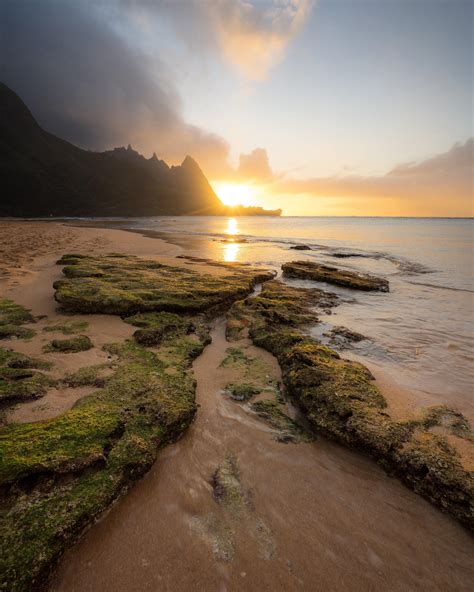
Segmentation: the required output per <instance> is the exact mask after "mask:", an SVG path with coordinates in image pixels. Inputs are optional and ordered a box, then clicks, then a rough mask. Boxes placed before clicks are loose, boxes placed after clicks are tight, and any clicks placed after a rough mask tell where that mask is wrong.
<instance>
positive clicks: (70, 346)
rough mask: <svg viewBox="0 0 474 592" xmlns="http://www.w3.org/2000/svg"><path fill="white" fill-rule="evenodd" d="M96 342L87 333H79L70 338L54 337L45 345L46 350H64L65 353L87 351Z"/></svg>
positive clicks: (44, 349)
mask: <svg viewBox="0 0 474 592" xmlns="http://www.w3.org/2000/svg"><path fill="white" fill-rule="evenodd" d="M93 347H94V344H93V343H92V341H91V340H90V338H89V337H87V335H78V336H77V337H71V338H70V339H53V340H52V341H51V342H50V343H48V345H45V346H44V347H43V351H44V352H62V353H65V354H69V353H75V352H81V351H87V350H89V349H92V348H93Z"/></svg>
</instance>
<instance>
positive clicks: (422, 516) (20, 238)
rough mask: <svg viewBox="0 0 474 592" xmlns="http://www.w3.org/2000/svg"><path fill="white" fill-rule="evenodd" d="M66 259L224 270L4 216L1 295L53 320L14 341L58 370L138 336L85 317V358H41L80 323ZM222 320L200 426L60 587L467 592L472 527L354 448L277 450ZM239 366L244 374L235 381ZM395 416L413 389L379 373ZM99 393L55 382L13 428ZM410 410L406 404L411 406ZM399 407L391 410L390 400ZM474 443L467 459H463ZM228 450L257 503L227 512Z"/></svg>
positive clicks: (201, 373)
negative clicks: (62, 308) (239, 384)
mask: <svg viewBox="0 0 474 592" xmlns="http://www.w3.org/2000/svg"><path fill="white" fill-rule="evenodd" d="M66 252H79V253H87V254H105V253H111V252H114V253H127V254H133V255H139V256H141V257H146V258H151V259H156V260H159V261H160V262H164V263H170V264H173V265H181V266H184V265H188V266H191V267H192V268H193V269H196V270H201V271H203V272H206V273H212V274H223V273H226V270H225V269H223V268H221V267H218V266H214V265H208V264H206V262H202V261H196V260H187V259H176V257H177V256H179V255H183V254H185V251H184V250H183V248H182V247H180V246H177V245H170V244H168V243H166V242H165V241H163V240H160V239H157V238H149V237H145V236H142V235H140V234H138V233H132V232H126V231H121V230H115V229H101V228H90V227H80V228H79V227H73V226H70V225H66V224H63V223H61V222H22V221H2V222H0V269H1V272H0V273H1V276H0V293H1V294H2V296H6V297H8V298H11V299H13V300H15V301H16V302H18V303H19V304H22V305H24V306H26V307H28V308H30V309H31V310H32V312H33V314H34V315H37V316H40V317H42V318H41V319H40V320H39V321H38V322H37V323H36V324H35V325H34V327H35V330H36V331H37V335H36V336H35V337H33V338H32V339H31V340H29V341H23V340H5V341H3V342H2V346H4V347H12V348H14V349H15V350H17V351H20V352H22V353H25V354H28V355H33V356H39V357H42V358H43V359H48V360H51V361H53V362H54V364H55V368H56V370H53V371H52V376H54V377H59V375H60V374H61V373H62V374H64V372H72V371H75V370H77V369H78V368H80V367H83V366H88V365H91V364H98V363H107V362H108V361H109V359H108V356H107V354H106V353H105V352H103V351H102V350H101V346H102V345H103V344H105V343H109V342H113V341H121V340H124V339H126V338H128V337H130V336H131V335H132V333H133V331H134V328H133V327H132V326H130V325H127V324H126V323H124V322H123V321H122V320H121V319H120V318H119V317H113V316H107V315H93V316H92V315H74V320H83V321H85V322H88V323H89V327H88V328H87V330H86V331H85V333H86V334H87V335H88V336H89V337H90V338H91V340H92V341H93V343H94V348H93V349H91V350H89V351H86V352H80V353H75V354H61V353H49V354H44V353H42V347H43V346H44V345H45V344H46V343H47V342H48V341H49V340H51V339H53V338H55V337H60V334H59V333H58V334H56V333H55V332H49V331H44V329H45V328H47V327H48V326H50V325H53V324H57V323H64V322H65V321H67V320H70V317H68V315H65V314H63V313H61V312H58V311H57V310H56V306H55V301H54V299H53V292H54V291H53V288H52V284H53V282H54V281H55V280H56V279H59V278H60V277H61V268H60V267H59V266H57V265H55V262H56V260H57V259H58V258H59V257H60V256H61V255H63V254H64V253H66ZM240 345H241V346H242V347H245V348H249V349H248V351H249V352H250V353H251V354H252V355H253V356H254V357H256V358H257V359H259V360H261V361H262V364H264V365H265V364H266V366H265V367H266V368H267V370H266V371H265V372H268V376H270V377H272V378H273V379H274V380H278V378H279V368H278V365H277V364H276V362H275V360H274V358H273V357H272V356H270V355H269V354H267V353H266V352H263V351H262V350H258V348H255V347H254V346H252V345H250V343H248V342H245V341H244V342H242V343H241V344H240ZM228 346H229V344H228V343H227V342H226V341H225V338H224V332H223V325H222V323H221V324H219V322H218V323H217V324H216V325H215V327H214V329H213V343H212V345H211V346H209V347H208V348H207V349H206V351H205V352H204V354H203V355H202V356H201V357H200V358H198V359H197V360H196V362H195V363H194V374H195V378H196V379H197V402H198V404H199V405H200V406H201V408H200V410H199V411H198V415H197V419H196V421H195V423H194V424H193V425H192V426H191V428H190V429H189V430H188V432H187V433H186V434H185V436H184V438H183V439H182V440H181V441H179V442H178V443H176V444H173V445H171V446H169V447H167V448H166V449H165V450H164V451H163V452H162V453H161V454H160V456H159V458H158V461H157V462H156V463H155V465H154V467H153V468H152V470H151V471H150V473H149V474H148V475H147V476H146V477H145V478H144V479H142V480H141V481H140V482H139V483H137V484H136V486H135V487H134V488H133V489H132V491H131V492H130V493H129V494H128V495H127V496H125V497H124V498H123V499H122V500H120V501H119V502H118V503H117V504H115V505H114V507H113V508H112V509H111V511H110V512H108V513H107V514H106V516H104V518H103V519H102V520H101V521H100V523H99V524H97V525H96V526H94V527H93V528H92V529H91V530H90V531H89V532H88V533H87V534H86V536H85V537H84V538H83V539H82V541H80V542H79V543H78V544H77V545H76V546H75V547H73V548H72V549H71V550H70V551H68V552H67V553H66V554H65V556H64V558H63V560H62V562H61V564H60V566H59V569H58V571H57V575H56V577H55V578H54V579H53V582H52V584H51V590H54V591H64V592H66V591H67V592H89V591H90V592H92V591H94V592H95V591H96V590H102V591H103V592H107V591H109V590H110V591H114V592H122V591H123V592H125V591H127V592H145V591H148V590H150V591H152V590H153V591H155V590H169V591H172V592H178V591H179V592H183V591H184V592H186V591H187V590H189V591H191V590H193V591H194V590H203V591H204V590H205V591H206V592H207V591H216V592H217V591H221V590H222V591H223V590H226V591H229V592H230V591H234V590H235V591H237V590H259V591H260V590H262V591H263V590H288V591H289V590H304V591H308V592H309V591H313V590H325V591H326V590H327V591H333V590H334V591H336V590H351V591H352V590H354V591H355V590H357V591H358V590H361V591H362V590H380V589H384V590H391V591H398V590H400V591H403V592H405V591H406V590H420V591H422V590H439V591H451V590H452V591H453V592H454V591H461V590H466V591H467V590H470V589H471V584H472V581H473V578H474V570H473V567H472V562H471V558H472V553H473V551H474V546H473V542H472V539H471V538H470V537H469V535H468V534H467V532H466V531H465V530H464V529H463V528H462V527H461V526H459V525H458V524H457V523H455V522H454V521H453V520H452V519H451V518H449V517H447V516H445V515H443V514H442V513H441V512H439V510H437V509H436V508H434V507H432V506H431V505H430V504H428V503H427V502H426V501H425V500H423V499H422V498H420V497H418V496H417V495H416V494H414V493H413V492H411V491H409V490H407V489H405V488H404V487H403V486H402V485H401V484H400V483H399V482H397V481H396V480H394V479H391V478H389V477H388V476H387V475H386V474H385V473H384V472H383V471H382V470H381V469H380V468H379V467H377V465H376V464H375V463H374V462H372V461H371V460H369V459H366V458H364V457H362V456H361V455H359V454H356V453H353V452H351V451H348V450H346V449H344V448H342V447H340V446H338V445H336V444H333V443H330V442H327V441H326V440H325V439H323V438H318V439H317V441H316V442H315V443H307V444H298V445H293V444H286V445H285V444H282V443H280V442H277V441H276V440H275V439H274V438H273V436H272V433H271V430H270V429H269V428H268V426H267V425H266V424H264V423H262V422H260V421H259V420H257V419H256V418H255V417H254V416H252V415H251V414H249V413H248V411H247V410H246V409H245V406H242V405H239V404H236V403H235V402H233V401H230V400H228V399H227V398H225V397H223V396H222V394H221V391H222V389H223V388H224V386H225V385H226V384H227V383H228V382H232V381H233V380H235V379H236V375H235V372H234V371H233V370H232V369H226V368H222V367H221V362H222V359H223V358H224V356H225V350H226V348H227V347H228ZM233 372H234V373H233ZM377 378H378V382H379V385H380V387H381V389H382V391H383V393H384V394H385V395H386V396H387V397H388V399H389V409H393V412H394V414H395V415H398V416H402V415H403V414H404V413H406V409H408V408H409V407H410V405H411V407H413V402H412V401H411V402H409V403H408V398H409V393H407V392H404V393H402V392H400V391H397V389H396V388H395V386H394V385H393V384H392V383H390V382H389V381H387V380H386V379H384V377H383V376H382V375H380V376H377ZM89 392H91V387H83V388H80V389H77V388H76V389H72V388H62V387H61V388H57V389H51V391H50V392H48V393H47V395H46V396H45V397H43V398H42V399H39V400H36V401H31V402H28V403H24V404H22V405H18V406H16V407H15V408H13V409H11V410H10V411H9V412H8V413H7V414H6V420H7V421H17V422H24V421H35V420H40V419H45V418H48V417H54V416H55V415H58V414H60V413H62V412H63V411H65V410H67V409H69V408H71V407H72V406H73V405H74V403H75V402H76V401H77V400H78V398H80V397H82V396H84V395H86V394H88V393H89ZM403 397H406V398H407V404H406V405H403V404H402V405H400V400H401V398H403ZM390 401H392V403H391V404H390ZM471 453H472V447H471V448H469V447H468V449H467V451H466V450H463V451H462V454H463V458H465V459H466V464H469V462H470V460H469V459H472V455H471ZM229 455H231V456H233V457H234V458H235V461H236V463H237V465H238V467H239V471H240V478H241V481H242V487H243V489H244V490H245V491H246V492H247V494H248V500H249V502H248V503H246V504H245V507H244V509H243V510H242V512H241V513H239V512H237V514H235V513H232V512H230V513H229V512H228V511H226V510H225V509H224V508H222V507H221V506H219V504H217V503H216V501H215V500H214V499H213V497H212V487H211V484H210V481H211V476H212V474H213V471H215V470H216V468H217V467H218V466H219V465H221V464H222V463H223V462H224V461H225V459H226V458H227V457H229Z"/></svg>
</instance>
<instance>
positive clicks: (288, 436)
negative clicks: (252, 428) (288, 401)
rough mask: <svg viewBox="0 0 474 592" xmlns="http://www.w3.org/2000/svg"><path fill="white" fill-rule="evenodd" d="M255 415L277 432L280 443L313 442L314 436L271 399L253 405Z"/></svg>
mask: <svg viewBox="0 0 474 592" xmlns="http://www.w3.org/2000/svg"><path fill="white" fill-rule="evenodd" d="M251 408H252V410H253V411H255V413H256V414H257V415H258V416H259V417H260V418H261V419H263V420H264V421H266V422H267V423H268V424H270V425H271V426H272V427H273V428H275V429H276V430H277V436H276V437H277V440H279V441H280V442H294V443H298V442H312V441H313V440H314V436H313V435H312V434H311V433H310V432H308V431H307V430H305V429H304V428H303V427H301V426H300V425H299V424H297V423H296V422H295V421H293V420H292V419H291V418H290V417H288V415H287V414H286V413H285V412H284V411H283V409H282V406H281V405H280V404H279V403H278V402H276V401H271V400H269V399H265V400H263V401H256V402H255V403H252V404H251Z"/></svg>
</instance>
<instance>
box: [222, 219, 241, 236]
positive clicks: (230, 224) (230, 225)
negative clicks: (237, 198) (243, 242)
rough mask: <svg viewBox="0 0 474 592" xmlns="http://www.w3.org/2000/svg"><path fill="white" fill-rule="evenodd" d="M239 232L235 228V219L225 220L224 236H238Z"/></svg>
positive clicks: (237, 228) (236, 227)
mask: <svg viewBox="0 0 474 592" xmlns="http://www.w3.org/2000/svg"><path fill="white" fill-rule="evenodd" d="M239 232H240V230H239V227H238V226H237V220H236V219H235V218H229V219H228V220H227V228H226V229H225V233H226V234H239Z"/></svg>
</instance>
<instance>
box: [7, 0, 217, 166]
mask: <svg viewBox="0 0 474 592" xmlns="http://www.w3.org/2000/svg"><path fill="white" fill-rule="evenodd" d="M118 6H119V5H118V4H117V5H114V3H112V4H110V3H106V2H102V3H98V2H95V3H93V2H89V1H87V0H85V1H74V2H68V1H58V0H56V1H55V0H42V1H41V2H39V1H33V0H2V2H1V3H0V47H1V70H0V78H1V80H2V81H4V82H5V83H6V84H7V85H8V86H10V87H11V88H12V89H13V90H15V91H16V92H17V93H18V94H19V95H20V96H21V97H22V98H23V100H24V101H25V102H26V104H27V105H28V106H29V107H30V108H31V110H32V112H33V114H34V115H35V116H36V117H37V119H38V120H39V122H40V123H41V124H42V125H43V126H44V127H45V128H46V129H47V130H48V131H51V132H52V133H54V134H57V135H59V136H61V137H64V138H66V139H68V140H70V141H71V142H74V143H76V144H79V145H80V146H83V147H87V148H91V149H104V148H108V147H111V146H115V145H122V144H126V143H129V142H131V143H132V144H133V145H134V146H137V147H138V148H139V149H140V150H142V151H144V152H148V153H150V152H152V151H154V150H156V151H157V152H159V153H160V154H161V155H163V156H165V157H166V158H170V159H172V160H175V159H180V158H182V157H184V155H185V154H186V153H188V152H190V153H192V154H194V155H195V156H196V157H197V158H198V159H200V160H201V161H202V162H203V164H205V163H206V162H209V163H211V162H218V161H222V162H224V161H225V160H226V158H227V154H228V145H227V143H226V142H225V141H224V140H223V139H222V138H220V137H219V136H216V135H213V134H210V133H208V132H206V131H205V130H202V129H200V128H198V127H196V126H192V125H189V124H187V123H186V122H185V121H184V120H183V118H182V115H181V104H180V99H179V96H178V95H177V93H176V91H175V90H174V88H173V84H172V82H171V81H170V78H171V77H170V76H169V74H168V73H167V72H166V68H165V66H164V64H163V63H162V62H160V60H159V59H158V58H156V56H154V57H153V60H152V59H150V58H149V57H147V56H145V55H143V54H142V53H140V52H139V51H137V50H136V49H134V47H133V46H132V45H129V44H128V43H127V41H126V40H125V38H124V37H122V36H121V35H119V34H118V33H117V32H116V29H115V28H114V27H113V26H112V24H113V23H114V24H116V17H117V11H119V10H120V8H117V7H118ZM108 7H111V8H110V10H109V9H108Z"/></svg>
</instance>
